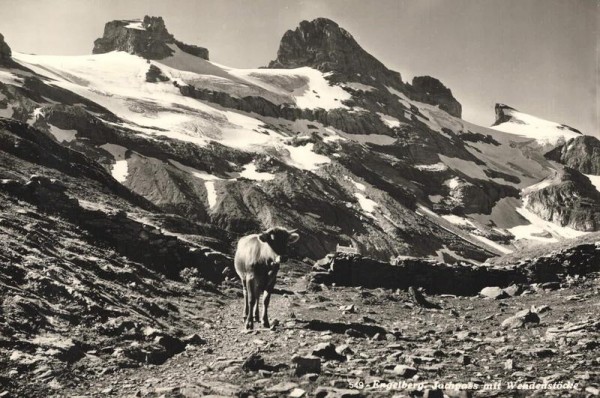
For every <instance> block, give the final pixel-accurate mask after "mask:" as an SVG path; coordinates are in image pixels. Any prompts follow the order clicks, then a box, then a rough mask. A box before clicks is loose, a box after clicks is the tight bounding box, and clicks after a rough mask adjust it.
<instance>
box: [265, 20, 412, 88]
mask: <svg viewBox="0 0 600 398" xmlns="http://www.w3.org/2000/svg"><path fill="white" fill-rule="evenodd" d="M303 66H308V67H311V68H314V69H318V70H320V71H322V72H333V73H334V74H335V75H336V76H334V79H337V80H340V81H342V80H343V81H357V82H361V83H365V84H370V85H373V84H374V83H375V84H377V83H379V84H381V85H390V86H396V87H398V86H399V85H401V84H402V79H401V77H400V74H399V73H398V72H394V71H391V70H389V69H388V68H386V67H385V65H384V64H383V63H381V62H380V61H379V60H377V59H376V58H375V57H373V56H372V55H371V54H369V53H368V52H366V51H365V50H364V49H363V48H362V47H361V46H360V45H359V44H358V43H357V42H356V40H355V39H354V38H353V37H352V35H351V34H350V33H349V32H348V31H347V30H345V29H344V28H342V27H340V26H339V25H338V24H337V23H336V22H334V21H332V20H331V19H328V18H316V19H314V20H312V21H302V22H300V25H299V26H298V27H297V28H296V29H295V30H288V31H287V32H285V34H284V35H283V37H282V39H281V43H280V45H279V50H278V51H277V59H275V60H274V61H271V62H270V63H269V68H283V69H293V68H300V67H303Z"/></svg>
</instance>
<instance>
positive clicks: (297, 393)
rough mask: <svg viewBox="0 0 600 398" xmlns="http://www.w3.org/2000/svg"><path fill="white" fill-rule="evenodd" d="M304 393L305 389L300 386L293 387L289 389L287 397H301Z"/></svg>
mask: <svg viewBox="0 0 600 398" xmlns="http://www.w3.org/2000/svg"><path fill="white" fill-rule="evenodd" d="M304 395H306V391H304V390H303V389H301V388H294V389H293V390H292V391H290V393H289V395H288V397H290V398H302V397H303V396H304Z"/></svg>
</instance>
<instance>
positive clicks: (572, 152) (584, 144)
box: [544, 135, 600, 175]
mask: <svg viewBox="0 0 600 398" xmlns="http://www.w3.org/2000/svg"><path fill="white" fill-rule="evenodd" d="M544 156H545V157H546V158H547V159H550V160H554V161H556V162H559V163H562V164H564V165H565V166H567V167H570V168H572V169H575V170H578V171H579V172H581V173H583V174H594V175H600V140H598V138H596V137H594V136H591V135H584V136H581V137H576V138H573V139H572V140H570V141H568V142H567V143H566V144H564V145H561V146H559V147H556V148H555V149H553V150H552V151H550V152H548V153H546V155H544Z"/></svg>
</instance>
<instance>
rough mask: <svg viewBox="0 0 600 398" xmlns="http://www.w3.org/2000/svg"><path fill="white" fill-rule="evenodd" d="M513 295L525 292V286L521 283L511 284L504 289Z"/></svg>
mask: <svg viewBox="0 0 600 398" xmlns="http://www.w3.org/2000/svg"><path fill="white" fill-rule="evenodd" d="M502 290H504V291H505V292H506V294H508V295H509V296H511V297H515V296H519V295H520V294H521V293H523V287H522V286H521V285H514V284H513V285H510V286H509V287H507V288H504V289H502Z"/></svg>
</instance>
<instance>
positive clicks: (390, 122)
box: [377, 112, 400, 128]
mask: <svg viewBox="0 0 600 398" xmlns="http://www.w3.org/2000/svg"><path fill="white" fill-rule="evenodd" d="M377 115H378V116H379V118H380V119H381V121H382V122H383V123H385V125H386V126H388V127H390V128H394V127H400V120H398V119H396V118H395V117H393V116H390V115H386V114H385V113H381V112H377Z"/></svg>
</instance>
